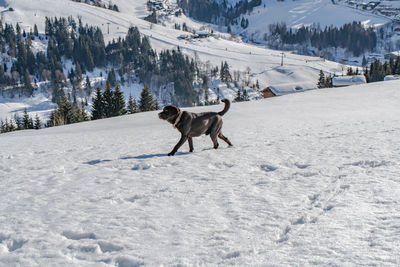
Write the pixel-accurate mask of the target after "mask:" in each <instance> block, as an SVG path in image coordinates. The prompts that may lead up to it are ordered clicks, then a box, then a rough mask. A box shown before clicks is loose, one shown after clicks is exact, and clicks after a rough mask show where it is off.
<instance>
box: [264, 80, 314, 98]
mask: <svg viewBox="0 0 400 267" xmlns="http://www.w3.org/2000/svg"><path fill="white" fill-rule="evenodd" d="M314 89H317V85H316V84H315V83H313V82H298V83H281V84H277V85H270V86H268V87H267V88H265V89H263V90H261V92H262V93H263V96H264V98H268V97H273V96H280V95H287V94H292V93H298V92H304V91H308V90H314Z"/></svg>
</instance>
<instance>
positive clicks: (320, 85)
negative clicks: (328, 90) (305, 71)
mask: <svg viewBox="0 0 400 267" xmlns="http://www.w3.org/2000/svg"><path fill="white" fill-rule="evenodd" d="M317 87H318V88H320V89H321V88H325V74H324V72H323V71H322V70H320V71H319V78H318V83H317Z"/></svg>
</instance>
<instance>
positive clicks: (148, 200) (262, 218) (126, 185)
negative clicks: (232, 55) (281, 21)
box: [0, 81, 400, 266]
mask: <svg viewBox="0 0 400 267" xmlns="http://www.w3.org/2000/svg"><path fill="white" fill-rule="evenodd" d="M399 88H400V82H399V81H388V82H381V83H374V84H367V85H361V86H353V87H347V88H338V89H326V90H315V91H309V92H306V93H299V94H292V95H287V96H282V97H277V98H273V99H265V100H260V101H253V102H246V103H239V104H233V105H232V106H231V110H230V111H228V113H227V114H226V115H225V116H224V127H223V132H224V134H225V135H226V136H227V137H229V138H230V140H231V141H232V143H233V144H234V147H233V148H227V147H226V144H222V143H221V146H220V149H218V150H214V149H211V141H210V140H209V138H208V137H200V138H196V139H194V148H195V152H194V153H192V154H190V153H188V152H187V151H188V147H187V145H186V144H185V145H184V146H183V147H182V148H181V150H180V152H178V154H177V155H176V156H174V157H168V156H166V153H168V152H169V151H170V150H171V149H172V147H173V146H174V145H175V143H176V142H177V140H178V138H179V134H178V132H177V131H176V130H175V129H173V128H172V127H171V125H168V124H167V123H165V122H164V121H161V120H159V119H158V118H157V114H156V113H155V112H148V113H139V114H134V115H129V116H123V117H117V118H112V119H106V120H100V121H92V122H87V123H80V124H74V125H68V126H64V127H55V128H48V129H44V130H40V131H20V132H13V133H8V134H4V135H1V137H0V181H1V182H0V191H1V192H2V194H0V225H1V229H0V265H4V266H19V265H21V266H115V265H117V266H140V265H141V264H145V265H149V266H159V265H161V264H164V266H171V265H174V266H177V265H184V266H188V265H189V266H190V265H207V266H215V265H228V264H234V265H239V266H244V265H252V266H261V265H262V266H265V265H271V266H307V265H321V266H326V265H336V266H344V265H345V266H360V265H374V266H398V265H399V264H400V257H399V255H400V232H399V225H400V217H399V214H400V179H399V177H400V175H399V174H400V173H399V168H400V165H399V162H400V134H399V133H400V109H399V105H398V103H399V100H400V90H399ZM221 109H222V105H219V106H212V107H204V108H191V109H188V110H190V111H201V110H216V111H218V110H221Z"/></svg>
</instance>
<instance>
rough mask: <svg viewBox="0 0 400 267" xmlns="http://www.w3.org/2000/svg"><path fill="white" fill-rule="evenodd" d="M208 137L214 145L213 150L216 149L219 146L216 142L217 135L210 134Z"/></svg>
mask: <svg viewBox="0 0 400 267" xmlns="http://www.w3.org/2000/svg"><path fill="white" fill-rule="evenodd" d="M210 137H211V141H212V142H213V144H214V148H215V149H217V148H218V146H219V144H218V140H217V133H215V132H211V134H210Z"/></svg>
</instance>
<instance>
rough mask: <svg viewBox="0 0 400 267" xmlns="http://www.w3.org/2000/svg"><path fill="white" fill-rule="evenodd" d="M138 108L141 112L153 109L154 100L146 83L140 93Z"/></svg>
mask: <svg viewBox="0 0 400 267" xmlns="http://www.w3.org/2000/svg"><path fill="white" fill-rule="evenodd" d="M139 109H140V111H142V112H143V111H151V110H154V100H153V97H152V95H151V92H150V89H149V87H147V86H146V85H145V86H144V88H143V90H142V93H141V95H140V101H139Z"/></svg>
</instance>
